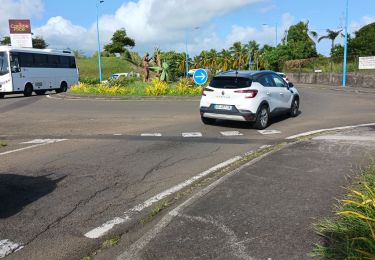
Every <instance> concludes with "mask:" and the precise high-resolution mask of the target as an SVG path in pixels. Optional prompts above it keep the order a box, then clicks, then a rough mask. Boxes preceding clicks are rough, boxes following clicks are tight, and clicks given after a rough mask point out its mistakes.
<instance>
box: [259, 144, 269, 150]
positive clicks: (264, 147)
mask: <svg viewBox="0 0 375 260" xmlns="http://www.w3.org/2000/svg"><path fill="white" fill-rule="evenodd" d="M271 146H272V145H269V144H266V145H262V146H261V147H259V149H266V148H269V147H271Z"/></svg>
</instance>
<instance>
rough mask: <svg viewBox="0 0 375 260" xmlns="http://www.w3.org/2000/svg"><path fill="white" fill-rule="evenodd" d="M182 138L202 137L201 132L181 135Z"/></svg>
mask: <svg viewBox="0 0 375 260" xmlns="http://www.w3.org/2000/svg"><path fill="white" fill-rule="evenodd" d="M182 137H184V138H191V137H202V133H201V132H191V133H182Z"/></svg>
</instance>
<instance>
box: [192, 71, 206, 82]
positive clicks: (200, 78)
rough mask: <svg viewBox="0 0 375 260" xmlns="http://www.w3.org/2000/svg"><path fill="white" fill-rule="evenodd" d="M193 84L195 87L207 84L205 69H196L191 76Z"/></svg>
mask: <svg viewBox="0 0 375 260" xmlns="http://www.w3.org/2000/svg"><path fill="white" fill-rule="evenodd" d="M193 78H194V82H195V84H197V85H203V84H205V83H206V82H207V79H208V74H207V71H206V70H205V69H197V70H196V71H195V72H194V75H193Z"/></svg>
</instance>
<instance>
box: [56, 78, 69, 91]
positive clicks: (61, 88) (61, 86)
mask: <svg viewBox="0 0 375 260" xmlns="http://www.w3.org/2000/svg"><path fill="white" fill-rule="evenodd" d="M67 90H68V85H67V84H66V82H65V81H64V82H61V85H60V88H58V89H56V93H61V92H66V91H67Z"/></svg>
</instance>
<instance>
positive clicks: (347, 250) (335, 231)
mask: <svg viewBox="0 0 375 260" xmlns="http://www.w3.org/2000/svg"><path fill="white" fill-rule="evenodd" d="M316 230H317V232H318V233H319V234H320V235H322V236H323V237H324V239H325V243H324V245H317V246H316V248H315V250H314V252H313V255H315V256H318V257H319V258H320V259H375V164H372V165H370V166H369V167H368V168H367V169H366V170H365V171H364V175H363V176H362V177H361V178H360V179H359V181H358V182H357V184H356V185H355V188H352V189H350V191H349V194H348V195H347V196H346V198H345V199H344V200H342V201H340V204H339V205H338V208H337V217H336V218H333V219H325V220H323V221H322V222H321V223H319V224H318V225H316Z"/></svg>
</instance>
